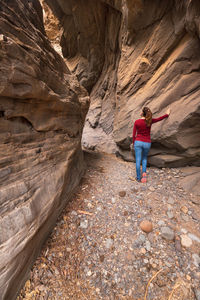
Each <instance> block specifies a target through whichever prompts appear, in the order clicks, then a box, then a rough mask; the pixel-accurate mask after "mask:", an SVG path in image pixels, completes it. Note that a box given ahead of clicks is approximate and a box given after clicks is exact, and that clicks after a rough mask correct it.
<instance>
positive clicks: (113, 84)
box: [46, 0, 200, 167]
mask: <svg viewBox="0 0 200 300" xmlns="http://www.w3.org/2000/svg"><path fill="white" fill-rule="evenodd" d="M46 2H47V3H48V4H49V5H50V7H51V8H52V9H53V11H54V13H55V14H56V15H57V16H58V18H59V19H60V22H61V25H62V26H63V29H64V32H63V36H62V39H61V46H62V48H63V50H62V51H63V54H64V56H65V57H66V58H67V61H68V66H69V68H70V69H71V70H72V71H73V72H74V73H75V74H76V76H77V78H78V80H79V81H80V82H81V84H83V85H84V86H85V87H86V89H87V90H88V91H89V93H90V96H91V105H90V110H89V113H88V116H87V122H86V125H85V128H84V134H83V145H84V146H85V147H86V148H89V149H96V150H101V151H106V152H115V153H118V154H120V155H122V156H123V157H124V158H125V159H128V160H131V159H132V155H131V154H130V152H129V145H130V143H131V136H132V127H133V124H134V121H135V120H136V119H138V118H140V112H141V109H142V107H143V106H144V105H148V106H149V107H150V108H151V109H152V112H153V113H154V116H155V117H156V116H159V115H162V114H164V113H165V111H166V108H168V107H170V108H171V115H170V117H169V119H168V120H165V121H163V122H161V123H157V124H155V125H154V126H153V128H152V142H153V144H152V150H151V156H152V157H150V159H149V162H150V163H151V164H154V165H157V166H160V167H162V166H183V165H186V164H190V163H191V164H195V165H199V164H200V162H199V161H200V159H199V158H200V123H199V117H200V89H199V82H200V71H199V70H200V54H199V53H200V18H199V16H200V2H199V1H198V0H192V1H189V0H187V1H184V0H179V1H178V0H177V1H175V0H169V1H165V0H162V1H160V0H159V1H158V0H156V1H153V0H152V1H151V0H150V1H142V0H137V1H136V0H135V1H133V0H116V1H114V0H104V1H103V0H102V1H100V0H99V1H93V0H88V1H82V0H70V1H65V0H46Z"/></svg>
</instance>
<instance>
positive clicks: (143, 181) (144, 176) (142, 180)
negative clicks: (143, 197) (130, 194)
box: [141, 173, 147, 183]
mask: <svg viewBox="0 0 200 300" xmlns="http://www.w3.org/2000/svg"><path fill="white" fill-rule="evenodd" d="M141 182H142V183H146V182H147V174H146V173H142V179H141Z"/></svg>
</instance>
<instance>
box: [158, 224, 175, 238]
mask: <svg viewBox="0 0 200 300" xmlns="http://www.w3.org/2000/svg"><path fill="white" fill-rule="evenodd" d="M161 234H162V237H163V238H164V239H166V240H170V241H172V240H174V237H175V235H174V231H173V230H172V229H171V228H169V227H162V228H161Z"/></svg>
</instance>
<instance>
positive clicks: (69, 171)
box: [0, 0, 88, 300]
mask: <svg viewBox="0 0 200 300" xmlns="http://www.w3.org/2000/svg"><path fill="white" fill-rule="evenodd" d="M0 64H1V67H0V137H1V138H0V215H1V217H0V299H6V300H8V299H9V300H12V299H16V294H17V291H18V290H19V289H20V287H21V284H22V283H23V281H24V280H25V278H26V276H27V274H28V272H29V270H30V266H31V264H32V262H33V260H34V259H35V257H36V256H37V254H38V251H39V250H40V248H41V245H42V243H43V242H44V240H45V239H46V237H47V235H48V233H49V232H50V230H51V229H52V227H53V226H54V224H55V221H56V219H57V217H58V215H59V214H60V212H61V210H62V208H63V207H64V206H65V205H66V203H67V201H68V200H69V197H70V196H71V194H72V192H73V190H74V188H75V187H76V186H77V184H78V183H79V180H80V177H81V176H82V174H83V169H84V164H83V157H82V151H81V147H80V144H81V143H80V141H81V134H82V128H83V124H84V119H85V115H86V113H87V103H88V97H87V92H86V90H85V89H84V88H81V87H80V85H79V84H78V82H77V80H76V79H75V77H74V75H73V76H72V75H71V74H70V71H69V70H68V68H67V67H66V65H65V63H64V62H63V59H62V58H61V57H60V56H59V55H58V54H57V53H56V52H55V51H54V49H53V48H52V47H51V45H50V43H49V41H48V38H47V37H46V35H45V31H44V27H43V16H42V8H41V6H40V3H39V1H37V0H34V1H28V0H27V1H24V0H12V1H11V0H0Z"/></svg>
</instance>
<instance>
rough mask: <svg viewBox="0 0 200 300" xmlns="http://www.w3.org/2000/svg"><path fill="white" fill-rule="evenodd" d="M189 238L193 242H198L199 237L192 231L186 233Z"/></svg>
mask: <svg viewBox="0 0 200 300" xmlns="http://www.w3.org/2000/svg"><path fill="white" fill-rule="evenodd" d="M188 236H189V238H191V240H193V241H194V242H197V243H200V238H198V236H196V235H195V234H192V233H188Z"/></svg>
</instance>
